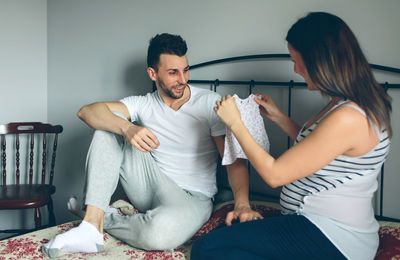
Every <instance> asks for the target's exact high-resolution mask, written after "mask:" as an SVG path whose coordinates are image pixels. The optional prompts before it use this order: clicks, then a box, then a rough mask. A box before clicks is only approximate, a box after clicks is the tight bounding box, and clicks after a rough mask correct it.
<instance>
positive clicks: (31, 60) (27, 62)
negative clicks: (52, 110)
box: [0, 0, 47, 229]
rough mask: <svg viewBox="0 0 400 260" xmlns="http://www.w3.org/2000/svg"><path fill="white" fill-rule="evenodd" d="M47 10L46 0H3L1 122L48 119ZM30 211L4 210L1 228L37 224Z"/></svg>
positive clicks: (0, 23) (0, 10)
mask: <svg viewBox="0 0 400 260" xmlns="http://www.w3.org/2000/svg"><path fill="white" fill-rule="evenodd" d="M46 11H47V1H46V0H31V1H24V0H15V1H11V0H0V123H1V124H3V123H7V122H15V121H39V122H41V121H43V122H45V121H47V13H46ZM26 213H27V214H24V213H23V212H16V211H1V213H0V229H7V228H18V227H20V226H21V225H22V226H25V227H29V228H32V227H34V222H33V210H27V211H26ZM44 214H46V213H44Z"/></svg>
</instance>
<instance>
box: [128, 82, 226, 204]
mask: <svg viewBox="0 0 400 260" xmlns="http://www.w3.org/2000/svg"><path fill="white" fill-rule="evenodd" d="M189 88H190V99H189V100H188V101H187V102H186V103H185V104H183V105H182V106H181V107H180V108H179V110H177V111H175V110H173V109H171V108H170V107H168V106H167V105H165V104H164V102H163V100H162V98H161V96H160V95H159V93H158V91H155V92H152V93H148V94H147V95H145V96H130V97H126V98H124V99H122V100H121V102H122V103H123V104H125V106H126V107H127V108H128V111H129V114H130V117H131V121H132V122H135V124H137V125H141V126H144V127H146V128H148V129H149V130H150V131H151V132H152V133H153V134H154V135H155V136H156V137H157V138H158V140H159V142H160V146H159V147H158V148H157V149H155V150H154V151H153V152H151V154H152V156H153V158H154V159H155V161H156V162H157V165H158V166H159V168H160V170H161V172H163V173H164V174H166V175H167V176H169V177H170V178H171V179H172V180H174V181H175V182H176V184H178V185H179V186H180V187H181V188H182V189H185V190H190V191H197V192H201V193H203V194H205V195H206V196H208V197H213V196H214V195H215V193H216V192H217V185H216V176H215V174H216V167H217V158H218V151H217V148H216V145H215V142H214V140H213V136H221V135H224V134H225V125H224V124H223V123H222V122H221V120H220V119H219V118H218V116H217V115H216V114H215V112H214V110H213V107H214V106H215V101H216V100H219V99H221V97H220V95H219V94H217V93H215V92H212V91H209V90H204V89H200V88H195V87H192V86H189Z"/></svg>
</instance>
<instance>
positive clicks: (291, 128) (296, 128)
mask: <svg viewBox="0 0 400 260" xmlns="http://www.w3.org/2000/svg"><path fill="white" fill-rule="evenodd" d="M257 97H260V98H255V99H254V101H255V102H256V103H257V104H259V105H260V111H261V112H262V113H263V114H264V115H265V116H266V117H267V118H268V119H269V120H271V121H272V122H274V123H275V124H277V125H278V126H279V127H280V128H281V129H282V131H283V132H285V134H287V135H288V136H289V137H290V138H291V139H292V140H296V137H297V135H298V134H299V132H300V125H299V124H297V123H296V122H295V121H293V120H292V119H291V118H290V117H288V116H287V115H286V114H285V113H283V111H282V110H281V109H280V108H279V107H278V106H277V105H276V104H275V102H274V101H273V100H272V98H271V97H270V96H267V95H264V94H257Z"/></svg>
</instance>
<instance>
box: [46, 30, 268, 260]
mask: <svg viewBox="0 0 400 260" xmlns="http://www.w3.org/2000/svg"><path fill="white" fill-rule="evenodd" d="M186 51H187V47H186V43H185V41H184V40H183V39H182V38H181V37H180V36H177V35H170V34H166V33H164V34H160V35H156V36H155V37H154V38H153V39H151V41H150V45H149V48H148V54H147V63H148V68H147V72H148V75H149V77H150V79H151V80H152V81H154V82H155V85H156V87H157V91H155V92H153V93H148V94H147V95H145V96H131V97H127V98H124V99H122V100H121V101H119V102H101V103H93V104H90V105H87V106H84V107H83V108H81V110H80V111H79V112H78V117H79V118H81V119H82V120H83V121H84V122H85V123H86V124H88V125H89V126H90V127H92V128H94V129H96V130H97V131H95V134H94V137H93V140H92V144H91V146H90V149H89V153H88V158H87V165H86V171H87V180H86V200H85V204H86V206H87V207H86V213H85V216H84V219H83V221H82V223H81V224H80V226H78V227H76V228H74V229H72V230H70V231H68V232H66V233H64V234H61V235H59V236H57V237H56V238H54V239H53V240H51V241H50V242H49V243H47V244H46V245H44V246H43V248H42V250H43V252H45V253H46V254H47V255H49V256H50V257H54V256H57V255H58V252H59V250H60V249H62V250H65V251H69V252H100V251H102V250H103V235H102V232H103V227H104V229H105V230H106V231H107V232H108V233H110V234H111V235H113V236H115V237H117V238H119V239H120V240H122V241H125V242H126V243H128V244H130V245H132V246H134V247H137V248H142V249H146V250H166V249H173V248H176V247H177V246H179V245H181V244H183V243H184V242H186V241H187V240H188V239H190V238H191V237H192V236H193V235H194V234H195V233H196V231H197V230H198V229H199V228H200V227H201V226H202V225H203V224H204V223H205V222H206V221H207V220H208V219H209V217H210V215H211V213H212V207H213V205H212V197H213V196H214V195H215V193H216V192H217V187H216V177H215V174H216V163H217V156H218V154H217V152H218V151H219V152H220V154H221V155H222V154H223V150H224V139H223V135H224V134H225V126H224V125H223V124H222V122H221V121H220V120H219V119H218V117H217V116H216V114H215V113H214V111H213V107H214V105H215V102H216V101H217V100H219V99H220V96H219V95H218V94H216V93H214V92H211V91H208V90H202V89H198V88H194V87H192V86H189V85H188V84H187V81H188V79H189V65H188V61H187V58H186ZM127 119H128V120H127ZM131 122H134V123H131ZM227 170H228V174H229V181H230V184H231V186H232V190H233V192H234V197H235V209H234V211H232V212H230V213H229V214H228V216H227V219H226V222H227V224H228V225H230V224H231V221H232V219H236V218H240V221H248V220H252V219H254V218H261V216H260V215H259V214H258V213H257V212H255V211H252V210H251V209H250V206H249V201H248V172H247V167H246V164H245V162H244V160H237V161H236V162H235V163H234V164H232V165H229V166H228V167H227ZM118 180H120V181H121V183H122V186H123V188H124V190H125V193H126V194H127V196H128V198H129V200H130V201H131V202H132V204H133V205H134V206H135V207H136V208H137V209H138V210H139V211H140V212H141V213H139V214H135V215H132V216H121V215H119V214H118V213H112V212H108V210H107V207H108V204H109V202H110V198H111V195H112V194H113V192H114V190H115V188H116V186H117V183H118Z"/></svg>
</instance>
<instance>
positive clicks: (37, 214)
mask: <svg viewBox="0 0 400 260" xmlns="http://www.w3.org/2000/svg"><path fill="white" fill-rule="evenodd" d="M41 222H42V216H41V215H40V209H39V208H35V228H36V229H40V226H41Z"/></svg>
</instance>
